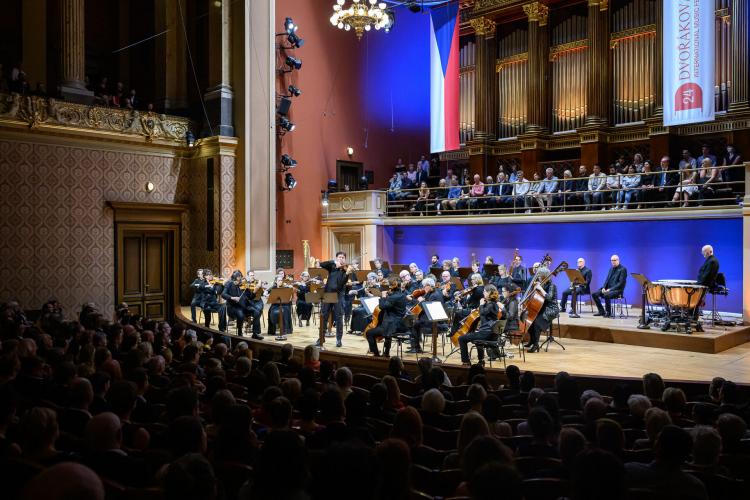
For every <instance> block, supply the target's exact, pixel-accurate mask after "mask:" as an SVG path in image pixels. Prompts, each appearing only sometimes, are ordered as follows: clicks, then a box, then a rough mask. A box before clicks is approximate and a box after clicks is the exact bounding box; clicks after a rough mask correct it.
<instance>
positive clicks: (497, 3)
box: [474, 0, 518, 11]
mask: <svg viewBox="0 0 750 500" xmlns="http://www.w3.org/2000/svg"><path fill="white" fill-rule="evenodd" d="M517 2H518V0H476V1H475V2H474V11H478V10H490V9H497V8H500V7H506V6H508V5H511V4H514V3H517Z"/></svg>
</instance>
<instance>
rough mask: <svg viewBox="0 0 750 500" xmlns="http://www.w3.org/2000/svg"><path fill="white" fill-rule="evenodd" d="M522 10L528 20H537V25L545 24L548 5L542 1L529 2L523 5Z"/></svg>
mask: <svg viewBox="0 0 750 500" xmlns="http://www.w3.org/2000/svg"><path fill="white" fill-rule="evenodd" d="M523 11H524V13H525V14H526V16H527V17H528V18H529V22H534V21H536V22H538V23H539V26H546V25H547V18H548V17H549V7H547V6H546V5H544V4H543V3H542V2H531V3H527V4H526V5H524V6H523Z"/></svg>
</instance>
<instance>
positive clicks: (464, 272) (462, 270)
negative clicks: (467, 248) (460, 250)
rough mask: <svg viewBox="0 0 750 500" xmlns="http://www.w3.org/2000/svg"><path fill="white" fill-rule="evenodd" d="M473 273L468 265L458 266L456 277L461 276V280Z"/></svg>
mask: <svg viewBox="0 0 750 500" xmlns="http://www.w3.org/2000/svg"><path fill="white" fill-rule="evenodd" d="M472 274H474V271H472V269H471V268H470V267H459V268H458V277H459V278H461V280H462V281H463V280H468V279H469V276H471V275H472Z"/></svg>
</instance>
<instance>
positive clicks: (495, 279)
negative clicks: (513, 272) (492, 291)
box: [490, 264, 513, 290]
mask: <svg viewBox="0 0 750 500" xmlns="http://www.w3.org/2000/svg"><path fill="white" fill-rule="evenodd" d="M511 283H513V281H512V280H511V279H510V276H509V275H508V270H507V269H506V267H505V264H500V265H499V266H497V274H496V275H495V276H492V277H491V278H490V285H495V287H496V288H497V289H498V290H502V289H503V287H507V286H510V285H511Z"/></svg>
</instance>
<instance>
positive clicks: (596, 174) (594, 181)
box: [584, 165, 607, 210]
mask: <svg viewBox="0 0 750 500" xmlns="http://www.w3.org/2000/svg"><path fill="white" fill-rule="evenodd" d="M587 188H588V189H587V191H586V193H585V194H584V200H585V203H586V210H592V209H595V208H602V207H603V206H604V194H605V190H606V189H607V176H606V175H604V173H602V168H601V167H600V166H599V165H594V171H593V173H592V174H591V175H589V181H588V186H587Z"/></svg>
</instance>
